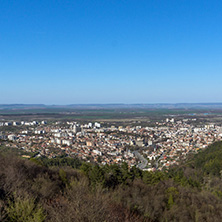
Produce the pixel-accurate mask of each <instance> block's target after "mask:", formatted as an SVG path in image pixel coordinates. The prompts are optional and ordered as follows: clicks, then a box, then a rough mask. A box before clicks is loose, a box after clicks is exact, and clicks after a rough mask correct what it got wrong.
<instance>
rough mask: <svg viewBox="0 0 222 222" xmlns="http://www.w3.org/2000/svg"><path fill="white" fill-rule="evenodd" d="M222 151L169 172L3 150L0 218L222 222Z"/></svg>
mask: <svg viewBox="0 0 222 222" xmlns="http://www.w3.org/2000/svg"><path fill="white" fill-rule="evenodd" d="M221 152H222V143H221V142H218V143H215V144H213V145H211V146H210V147H209V148H207V149H205V150H204V151H202V152H200V153H199V154H197V155H195V156H193V157H192V158H190V159H189V160H188V161H187V162H185V163H183V164H181V165H180V166H177V167H174V168H171V169H169V170H167V171H165V172H160V171H156V172H147V171H141V170H139V169H138V168H136V167H132V168H131V169H129V168H128V166H127V164H126V163H123V164H122V165H121V166H118V165H110V166H108V165H105V166H99V165H96V164H90V163H86V162H81V161H80V160H78V159H77V158H76V159H75V158H68V157H65V156H63V157H57V158H53V159H48V158H31V159H30V160H24V159H21V158H19V157H16V156H14V155H12V154H10V155H9V154H7V153H5V152H4V153H0V221H22V222H23V221H27V222H31V221H35V222H40V221H53V222H59V221H64V222H69V221H70V222H71V221H111V222H112V221H113V222H114V221H115V222H116V221H132V222H134V221H141V222H142V221H148V222H154V221H186V222H187V221H221V218H222V182H221V178H220V177H221V170H222V165H221V164H220V161H219V160H220V158H222V157H221V156H222V155H220V154H222V153H221Z"/></svg>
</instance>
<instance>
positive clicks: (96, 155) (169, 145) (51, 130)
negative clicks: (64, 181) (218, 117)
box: [0, 118, 222, 171]
mask: <svg viewBox="0 0 222 222" xmlns="http://www.w3.org/2000/svg"><path fill="white" fill-rule="evenodd" d="M195 123H196V118H186V119H185V118H184V119H182V118H180V119H179V120H177V119H176V118H166V119H165V120H161V121H159V122H156V123H155V126H152V127H151V126H143V127H142V126H140V125H135V124H134V126H132V125H126V126H122V125H120V124H118V126H115V125H114V124H112V123H109V126H106V127H104V126H103V124H104V122H86V123H82V124H80V123H78V122H75V121H73V122H72V121H51V122H50V123H48V122H47V121H45V120H41V121H36V120H32V121H20V122H18V121H2V122H0V127H4V130H5V131H4V132H3V131H0V139H1V142H0V144H2V145H5V146H6V147H8V148H10V147H11V148H15V149H19V150H24V151H26V152H30V153H32V154H34V157H42V156H46V157H48V158H55V157H56V156H61V155H66V156H68V157H77V158H79V159H81V160H84V161H87V162H94V163H98V164H100V165H105V164H114V163H116V164H121V163H123V162H126V163H127V164H128V166H129V167H133V166H137V167H139V168H140V169H142V170H147V171H155V170H162V169H164V168H168V167H170V166H172V165H176V164H178V163H179V162H180V161H181V160H184V159H186V157H187V155H189V154H191V153H196V152H198V151H199V150H202V149H204V148H206V147H207V146H209V145H210V144H212V143H214V142H215V141H220V140H221V139H222V126H221V125H217V124H215V123H208V124H207V123H206V124H204V125H200V124H199V125H197V124H195ZM105 125H107V124H105ZM143 125H144V124H143ZM7 127H10V129H12V127H13V128H14V129H15V130H16V132H14V133H12V132H10V130H9V131H7ZM0 129H1V128H0ZM8 141H10V142H8ZM23 156H24V157H26V158H30V156H29V155H23Z"/></svg>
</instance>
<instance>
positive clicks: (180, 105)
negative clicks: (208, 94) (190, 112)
mask: <svg viewBox="0 0 222 222" xmlns="http://www.w3.org/2000/svg"><path fill="white" fill-rule="evenodd" d="M58 108H61V109H62V108H63V109H222V103H172V104H171V103H156V104H145V103H144V104H123V103H120V104H70V105H44V104H0V109H58Z"/></svg>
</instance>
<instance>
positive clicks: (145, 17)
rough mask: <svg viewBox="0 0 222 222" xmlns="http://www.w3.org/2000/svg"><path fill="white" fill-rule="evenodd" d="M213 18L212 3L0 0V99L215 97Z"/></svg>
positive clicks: (221, 47)
mask: <svg viewBox="0 0 222 222" xmlns="http://www.w3.org/2000/svg"><path fill="white" fill-rule="evenodd" d="M221 22H222V1H221V0H218V1H214V0H207V1H206V0H152V1H151V0H72V1H65V0H63V1H62V0H60V1H56V0H54V1H50V0H36V1H34V0H26V1H25V0H14V1H12V0H0V83H1V84H0V103H44V104H75V103H162V102H164V103H167V102H168V103H177V102H222V25H221Z"/></svg>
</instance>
